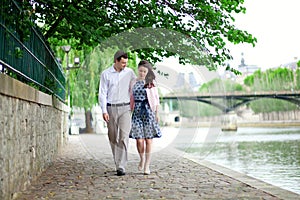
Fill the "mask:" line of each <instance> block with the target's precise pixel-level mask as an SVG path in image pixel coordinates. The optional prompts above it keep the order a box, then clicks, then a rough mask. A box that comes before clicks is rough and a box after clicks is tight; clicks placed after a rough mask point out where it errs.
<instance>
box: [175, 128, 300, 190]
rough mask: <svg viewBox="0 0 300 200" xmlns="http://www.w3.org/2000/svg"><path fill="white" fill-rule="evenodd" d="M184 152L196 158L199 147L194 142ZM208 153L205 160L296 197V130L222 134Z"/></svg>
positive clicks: (299, 159) (299, 163) (299, 169)
mask: <svg viewBox="0 0 300 200" xmlns="http://www.w3.org/2000/svg"><path fill="white" fill-rule="evenodd" d="M177 145H178V148H179V149H181V148H182V147H181V145H182V144H177ZM185 151H186V152H188V153H189V154H191V155H193V157H194V158H197V157H198V158H199V159H200V158H201V152H203V151H204V149H203V144H201V143H198V142H197V141H195V142H194V144H193V145H192V146H190V147H189V148H188V149H185ZM209 151H210V154H209V155H208V156H207V157H206V158H205V159H206V160H209V161H212V162H214V163H217V164H219V165H222V166H225V167H227V168H230V169H233V170H236V171H239V172H242V173H245V174H247V175H249V176H252V177H255V178H258V179H261V180H263V181H265V182H268V183H270V184H273V185H276V186H279V187H281V188H284V189H287V190H291V191H293V192H296V193H299V194H300V184H299V183H300V128H274V129H270V128H239V129H238V131H237V132H223V133H221V134H220V136H219V138H218V142H217V143H215V144H214V148H210V149H209Z"/></svg>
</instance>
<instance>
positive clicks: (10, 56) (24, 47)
mask: <svg viewBox="0 0 300 200" xmlns="http://www.w3.org/2000/svg"><path fill="white" fill-rule="evenodd" d="M6 2H9V5H1V7H0V9H1V15H0V73H6V74H8V75H10V76H12V77H13V78H16V79H18V80H20V81H22V82H24V83H26V84H29V85H32V86H34V87H36V88H37V89H39V90H41V91H43V92H45V93H48V94H51V95H52V94H53V95H55V96H56V97H57V98H59V99H60V100H61V101H63V102H64V101H65V93H66V89H65V82H66V78H65V75H64V73H63V70H62V67H61V65H60V64H59V63H58V62H57V59H56V58H55V57H54V54H53V52H52V51H51V48H50V47H49V46H48V45H47V44H46V43H45V39H44V38H43V36H42V34H41V33H40V31H39V29H38V28H34V27H31V29H30V34H29V37H28V38H26V39H25V40H24V41H23V38H22V36H20V34H19V32H18V31H17V24H18V23H17V22H16V21H17V19H14V20H13V21H12V20H11V18H10V20H7V18H6V17H5V16H4V15H9V13H8V12H11V13H20V12H22V10H21V9H20V8H19V7H18V4H17V3H16V2H15V1H13V0H11V1H6ZM4 6H5V7H4Z"/></svg>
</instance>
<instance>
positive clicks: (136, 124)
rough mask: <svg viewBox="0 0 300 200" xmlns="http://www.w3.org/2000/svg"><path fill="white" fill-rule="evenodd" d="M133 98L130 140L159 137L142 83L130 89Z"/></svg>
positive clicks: (138, 82) (159, 132) (158, 130)
mask: <svg viewBox="0 0 300 200" xmlns="http://www.w3.org/2000/svg"><path fill="white" fill-rule="evenodd" d="M132 93H133V98H134V110H133V113H132V122H131V131H130V134H129V137H130V138H133V139H142V138H143V139H152V138H159V137H161V131H160V128H159V125H158V122H157V121H156V119H155V113H154V112H153V111H152V110H151V108H150V105H149V103H148V100H147V93H146V89H145V88H144V81H137V82H136V83H135V84H134V86H133V89H132Z"/></svg>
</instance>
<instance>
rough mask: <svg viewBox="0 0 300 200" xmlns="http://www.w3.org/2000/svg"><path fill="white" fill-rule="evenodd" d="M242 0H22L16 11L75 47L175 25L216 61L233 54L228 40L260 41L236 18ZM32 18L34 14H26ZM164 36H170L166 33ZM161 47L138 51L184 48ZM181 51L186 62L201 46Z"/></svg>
mask: <svg viewBox="0 0 300 200" xmlns="http://www.w3.org/2000/svg"><path fill="white" fill-rule="evenodd" d="M2 1H4V2H5V3H9V2H11V0H2ZM243 3H244V0H220V1H216V0H200V1H194V0H186V1H181V0H180V1H165V0H158V1H157V0H156V1H154V0H124V1H119V0H110V1H108V0H93V1H82V0H72V1H60V0H47V1H45V0H34V1H19V2H18V4H19V6H20V7H21V8H22V10H24V12H22V13H21V14H20V13H18V14H16V15H17V16H14V17H18V18H19V19H20V20H19V21H20V22H22V24H26V23H27V22H28V21H31V22H33V21H34V22H36V23H38V24H39V25H40V27H41V29H42V32H43V34H44V36H45V38H46V39H47V40H49V39H50V38H52V39H56V40H51V42H55V41H61V40H66V41H69V40H70V39H73V42H74V44H73V47H74V48H76V49H82V48H83V47H84V46H91V47H95V46H97V45H98V44H99V43H102V42H103V41H105V40H106V39H107V38H110V37H112V36H115V35H118V34H120V33H122V32H124V31H135V30H136V29H139V28H146V27H148V28H149V27H150V28H163V29H166V30H172V31H175V32H178V33H181V34H183V35H184V36H185V37H186V39H188V40H190V41H193V42H194V44H195V45H196V47H201V51H202V50H203V51H205V52H207V54H208V55H210V56H211V58H212V61H213V62H214V63H218V64H221V63H223V62H224V61H226V60H228V59H231V58H232V57H231V55H230V52H229V50H228V49H227V47H226V44H227V43H228V42H230V43H234V44H238V43H249V44H252V45H255V43H256V38H254V37H253V36H252V35H251V34H250V33H248V32H247V31H243V30H240V29H238V28H237V27H235V25H234V24H233V22H234V16H235V15H236V13H245V12H246V8H245V7H243ZM6 11H7V10H6ZM29 18H30V19H31V20H24V19H29ZM20 32H22V30H20ZM162 37H165V39H168V37H166V36H165V35H162ZM153 39H154V42H157V41H156V40H155V38H153ZM138 42H143V41H138ZM176 42H178V44H180V45H177V46H176V48H177V49H178V50H179V49H182V48H185V45H188V46H190V45H191V44H186V43H185V41H182V39H181V41H179V40H178V41H176ZM54 45H55V43H54ZM156 47H157V46H156ZM161 47H162V48H160V49H159V48H156V49H155V48H153V47H152V48H145V49H138V50H135V51H136V52H137V53H138V56H139V57H140V58H147V59H149V60H151V61H153V62H156V61H158V60H160V59H161V58H162V56H167V57H168V56H172V55H176V54H179V53H178V51H173V52H170V51H166V49H165V48H164V46H161ZM192 54H194V55H192ZM179 56H181V59H180V61H181V62H185V61H190V60H189V58H188V57H189V56H191V57H197V52H190V53H189V56H188V57H187V56H182V55H179ZM192 61H193V60H192ZM212 69H213V68H212Z"/></svg>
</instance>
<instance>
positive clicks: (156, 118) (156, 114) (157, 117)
mask: <svg viewBox="0 0 300 200" xmlns="http://www.w3.org/2000/svg"><path fill="white" fill-rule="evenodd" d="M155 120H156V121H157V122H159V115H158V112H155Z"/></svg>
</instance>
